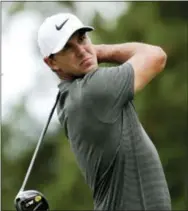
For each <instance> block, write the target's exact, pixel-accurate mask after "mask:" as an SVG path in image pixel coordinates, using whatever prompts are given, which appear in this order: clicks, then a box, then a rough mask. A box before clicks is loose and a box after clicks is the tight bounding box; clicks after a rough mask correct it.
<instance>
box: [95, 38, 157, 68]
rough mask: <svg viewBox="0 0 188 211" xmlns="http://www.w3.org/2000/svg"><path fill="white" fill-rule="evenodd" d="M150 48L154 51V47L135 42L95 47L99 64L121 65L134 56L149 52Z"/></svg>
mask: <svg viewBox="0 0 188 211" xmlns="http://www.w3.org/2000/svg"><path fill="white" fill-rule="evenodd" d="M152 48H153V49H154V48H156V46H153V45H149V44H144V43H137V42H130V43H123V44H113V45H105V44H102V45H95V49H96V52H97V58H98V62H99V63H103V62H110V63H120V64H121V63H124V62H126V61H127V60H128V59H130V58H131V57H132V56H134V55H135V54H143V53H145V52H146V53H147V52H148V51H150V52H151V50H152Z"/></svg>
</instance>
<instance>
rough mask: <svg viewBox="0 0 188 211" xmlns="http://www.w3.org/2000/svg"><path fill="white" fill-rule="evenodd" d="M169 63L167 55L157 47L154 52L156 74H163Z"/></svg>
mask: <svg viewBox="0 0 188 211" xmlns="http://www.w3.org/2000/svg"><path fill="white" fill-rule="evenodd" d="M166 61H167V54H166V53H165V51H164V50H163V49H162V48H160V47H156V49H155V52H154V66H155V71H156V72H161V71H163V70H164V68H165V66H166Z"/></svg>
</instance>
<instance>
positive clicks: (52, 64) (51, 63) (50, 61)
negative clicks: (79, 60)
mask: <svg viewBox="0 0 188 211" xmlns="http://www.w3.org/2000/svg"><path fill="white" fill-rule="evenodd" d="M43 60H44V62H45V63H46V64H47V65H48V66H49V67H50V68H51V69H52V70H53V71H58V69H59V68H58V66H57V65H56V62H55V60H54V59H51V58H49V57H45V58H44V59H43Z"/></svg>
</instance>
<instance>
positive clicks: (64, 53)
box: [48, 31, 98, 76]
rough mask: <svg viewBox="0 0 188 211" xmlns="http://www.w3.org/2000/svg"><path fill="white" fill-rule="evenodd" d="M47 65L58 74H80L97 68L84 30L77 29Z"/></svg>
mask: <svg viewBox="0 0 188 211" xmlns="http://www.w3.org/2000/svg"><path fill="white" fill-rule="evenodd" d="M48 65H49V66H50V67H51V68H52V69H53V70H54V71H55V72H57V74H58V75H61V74H62V75H68V76H80V75H85V74H86V73H88V72H90V71H94V70H96V69H97V68H98V62H97V55H96V52H95V49H94V47H93V45H92V43H91V41H90V39H89V37H88V36H87V35H86V32H85V31H77V32H76V33H75V34H73V35H72V37H71V38H70V39H69V40H68V42H67V43H66V45H65V47H64V48H63V49H62V50H61V51H60V52H58V53H56V54H54V55H53V56H52V58H50V62H48Z"/></svg>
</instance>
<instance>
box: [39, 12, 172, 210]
mask: <svg viewBox="0 0 188 211" xmlns="http://www.w3.org/2000/svg"><path fill="white" fill-rule="evenodd" d="M91 30H93V28H92V27H89V26H84V25H83V23H82V22H81V21H80V20H79V19H78V18H77V17H76V16H74V15H72V14H63V13H62V14H57V15H53V16H51V17H49V18H47V19H46V20H45V21H44V23H43V24H42V25H41V27H40V29H39V33H38V43H39V47H40V50H41V53H42V56H43V58H44V62H45V63H46V64H47V65H48V66H49V67H50V68H51V69H52V70H53V71H54V72H55V73H56V74H57V75H58V77H59V78H60V79H61V83H60V85H59V89H60V92H61V97H60V101H59V104H58V109H57V110H58V117H59V121H60V123H61V124H62V125H63V127H64V128H65V131H66V135H67V137H68V139H69V141H70V144H71V147H72V150H73V152H74V154H75V156H76V159H77V161H78V164H79V166H80V168H81V170H82V172H83V175H84V177H85V180H86V182H87V184H88V185H89V187H90V188H91V190H92V193H93V200H94V209H95V210H171V200H170V195H169V191H168V187H167V182H166V179H165V175H164V172H163V168H162V165H161V162H160V158H159V155H158V153H157V151H156V148H155V146H154V145H153V144H152V142H151V140H150V138H149V137H148V136H147V134H146V132H145V130H144V129H143V127H142V125H141V123H140V121H139V119H138V117H137V115H136V111H135V109H134V105H133V99H134V95H135V94H136V93H137V92H138V91H140V90H142V89H143V88H144V87H145V86H146V85H147V84H148V83H149V82H150V81H151V80H152V79H153V78H154V77H155V76H156V75H157V74H158V73H160V72H161V71H162V70H163V69H164V67H165V64H166V59H167V56H166V54H165V52H164V51H163V50H162V49H161V48H160V47H158V46H152V45H149V44H144V43H124V44H115V45H94V44H92V42H91V40H90V38H89V36H88V35H87V34H86V32H87V31H91ZM102 62H113V63H114V62H116V63H117V64H118V65H117V66H114V67H108V68H105V67H103V68H101V67H99V65H98V64H99V63H102Z"/></svg>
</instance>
